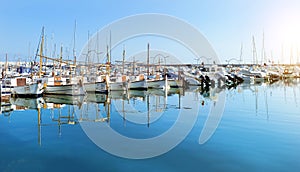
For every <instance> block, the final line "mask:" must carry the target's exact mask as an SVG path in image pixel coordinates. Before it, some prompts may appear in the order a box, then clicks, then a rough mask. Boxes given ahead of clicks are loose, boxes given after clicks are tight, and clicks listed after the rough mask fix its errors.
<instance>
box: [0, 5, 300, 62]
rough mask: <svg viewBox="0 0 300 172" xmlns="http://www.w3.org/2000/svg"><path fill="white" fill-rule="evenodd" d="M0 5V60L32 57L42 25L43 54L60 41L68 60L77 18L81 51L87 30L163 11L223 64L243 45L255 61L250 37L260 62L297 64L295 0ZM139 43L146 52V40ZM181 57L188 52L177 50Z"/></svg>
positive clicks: (299, 17)
mask: <svg viewBox="0 0 300 172" xmlns="http://www.w3.org/2000/svg"><path fill="white" fill-rule="evenodd" d="M0 3H1V5H0V60H1V61H3V60H4V59H5V54H6V53H7V54H8V58H9V60H10V61H13V60H18V59H23V60H28V59H29V57H32V56H34V54H35V51H36V49H37V46H38V42H39V38H40V35H41V30H42V27H43V26H44V27H45V32H46V45H47V48H46V51H48V52H45V53H47V54H51V53H52V54H54V44H56V51H55V53H56V54H58V51H59V47H60V46H61V45H63V47H64V58H69V56H71V51H72V47H73V33H74V23H75V20H76V23H77V25H76V48H75V49H76V51H77V53H80V51H81V49H82V48H83V47H84V45H85V44H86V41H87V39H88V33H89V34H90V35H93V34H95V33H96V32H97V31H98V30H101V28H103V27H104V26H106V25H108V24H110V23H112V22H114V21H116V20H119V19H120V18H124V17H127V16H132V15H137V14H143V13H159V14H166V15H170V16H174V17H176V18H179V19H181V20H183V21H185V22H187V23H189V24H190V25H192V26H193V27H195V28H196V29H197V30H199V32H201V33H202V34H203V35H204V36H205V38H206V39H207V40H208V41H209V43H210V44H211V45H212V47H213V48H214V50H215V52H216V53H217V55H218V58H219V59H220V60H221V62H222V63H229V62H231V61H232V62H234V60H231V61H229V60H230V59H233V58H235V59H240V54H241V46H242V56H241V57H242V60H243V62H248V63H251V62H253V56H252V52H253V42H252V39H253V37H254V40H255V46H256V51H257V56H258V57H257V59H258V60H261V57H262V54H264V57H265V59H266V60H268V61H274V62H275V63H277V62H285V63H289V62H294V63H295V62H297V60H298V58H297V54H300V22H299V21H300V1H298V0H205V1H204V0H187V1H182V0H143V1H138V0H110V1H103V0H85V1H81V0H77V1H76V0H60V1H58V0H51V1H48V0H44V1H41V0H28V1H23V0H10V1H4V0H2V1H1V2H0ZM158 27H159V26H158ZM263 35H264V36H263ZM154 39H156V38H154ZM103 41H107V40H103ZM138 41H143V39H138ZM147 41H149V39H148V40H147ZM150 41H151V39H150ZM263 41H264V44H263ZM157 42H160V41H156V42H155V41H153V43H151V46H153V48H159V45H156V44H155V43H157ZM169 42H170V41H169ZM123 44H125V45H126V42H124V43H123ZM170 44H172V43H170ZM155 45H156V46H157V47H155ZM263 45H264V53H263V51H262V50H263ZM123 46H124V45H123ZM130 46H134V44H132V43H131V44H130V43H128V45H126V49H128V50H127V52H128V54H134V53H135V52H130ZM177 46H178V45H177ZM141 47H142V49H143V48H144V50H146V43H145V45H143V46H141ZM174 47H175V46H174ZM298 47H299V51H298ZM116 50H117V49H116ZM50 51H51V52H50ZM118 51H120V52H115V53H116V54H120V56H121V54H122V51H121V50H120V49H118ZM132 51H140V49H139V50H138V49H135V50H132ZM171 51H172V50H171ZM183 52H185V51H183ZM171 53H174V52H171ZM175 54H176V53H175ZM179 54H180V53H179ZM113 56H116V55H115V54H113ZM180 56H181V58H186V57H185V56H192V55H191V54H188V53H185V54H184V53H181V54H180ZM189 62H190V63H196V61H195V58H194V57H191V58H189ZM298 62H299V60H298Z"/></svg>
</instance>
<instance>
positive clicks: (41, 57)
mask: <svg viewBox="0 0 300 172" xmlns="http://www.w3.org/2000/svg"><path fill="white" fill-rule="evenodd" d="M43 46H44V27H43V29H42V42H41V47H40V68H39V77H41V75H42V68H43Z"/></svg>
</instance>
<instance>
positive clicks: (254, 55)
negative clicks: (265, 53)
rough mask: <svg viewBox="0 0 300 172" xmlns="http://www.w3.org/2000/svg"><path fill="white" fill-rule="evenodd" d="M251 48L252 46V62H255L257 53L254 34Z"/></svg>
mask: <svg viewBox="0 0 300 172" xmlns="http://www.w3.org/2000/svg"><path fill="white" fill-rule="evenodd" d="M252 46H253V47H252V48H253V52H252V55H253V63H254V64H257V53H256V46H255V39H254V36H252Z"/></svg>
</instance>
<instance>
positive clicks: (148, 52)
mask: <svg viewBox="0 0 300 172" xmlns="http://www.w3.org/2000/svg"><path fill="white" fill-rule="evenodd" d="M149 60H150V44H149V43H148V45H147V77H149V75H150V74H149Z"/></svg>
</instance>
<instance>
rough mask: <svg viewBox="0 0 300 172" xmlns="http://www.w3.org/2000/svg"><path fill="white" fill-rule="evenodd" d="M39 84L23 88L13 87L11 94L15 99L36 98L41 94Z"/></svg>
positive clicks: (40, 85) (41, 89) (41, 88)
mask: <svg viewBox="0 0 300 172" xmlns="http://www.w3.org/2000/svg"><path fill="white" fill-rule="evenodd" d="M43 91H44V90H43V87H42V84H41V83H33V84H29V85H24V86H15V87H14V88H13V89H12V94H13V95H15V96H17V97H38V96H41V95H42V94H43Z"/></svg>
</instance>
